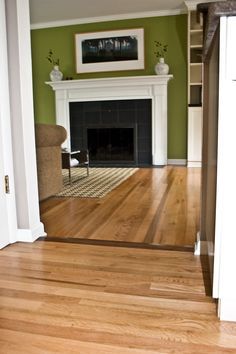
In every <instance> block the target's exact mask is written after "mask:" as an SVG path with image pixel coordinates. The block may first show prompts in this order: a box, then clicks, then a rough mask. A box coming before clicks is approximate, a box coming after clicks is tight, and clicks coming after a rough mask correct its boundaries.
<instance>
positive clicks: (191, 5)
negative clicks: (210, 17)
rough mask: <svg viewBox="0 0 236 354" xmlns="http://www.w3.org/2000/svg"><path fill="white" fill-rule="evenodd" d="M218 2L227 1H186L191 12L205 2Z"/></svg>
mask: <svg viewBox="0 0 236 354" xmlns="http://www.w3.org/2000/svg"><path fill="white" fill-rule="evenodd" d="M217 1H226V0H205V1H204V0H203V1H201V0H186V1H184V4H185V6H186V7H187V9H188V10H189V11H191V10H196V8H197V5H198V4H202V3H204V2H217Z"/></svg>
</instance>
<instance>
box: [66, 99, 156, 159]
mask: <svg viewBox="0 0 236 354" xmlns="http://www.w3.org/2000/svg"><path fill="white" fill-rule="evenodd" d="M69 111H70V112H69V115H70V141H71V150H72V151H73V150H79V149H89V152H90V160H91V163H92V164H93V165H97V164H103V165H107V164H108V165H112V164H113V165H127V164H129V165H138V166H141V165H142V166H143V165H144V166H146V165H148V166H149V165H151V164H152V101H151V100H150V99H138V100H110V101H93V102H71V103H70V104H69Z"/></svg>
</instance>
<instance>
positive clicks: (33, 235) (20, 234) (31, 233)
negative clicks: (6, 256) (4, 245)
mask: <svg viewBox="0 0 236 354" xmlns="http://www.w3.org/2000/svg"><path fill="white" fill-rule="evenodd" d="M46 235H47V234H46V232H45V231H44V225H43V223H41V222H40V223H39V225H38V226H37V227H36V228H35V229H18V230H17V241H20V242H34V241H35V240H37V238H39V237H41V236H46Z"/></svg>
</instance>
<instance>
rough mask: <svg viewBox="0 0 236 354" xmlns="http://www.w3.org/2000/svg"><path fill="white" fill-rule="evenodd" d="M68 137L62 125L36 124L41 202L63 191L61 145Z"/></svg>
mask: <svg viewBox="0 0 236 354" xmlns="http://www.w3.org/2000/svg"><path fill="white" fill-rule="evenodd" d="M66 136H67V133H66V130H65V128H64V127H62V126H60V125H51V124H35V140H36V155H37V170H38V189H39V200H43V199H46V198H48V197H50V196H52V195H54V194H56V193H58V192H60V191H61V189H62V186H63V184H62V165H61V144H62V143H63V142H64V141H65V139H66Z"/></svg>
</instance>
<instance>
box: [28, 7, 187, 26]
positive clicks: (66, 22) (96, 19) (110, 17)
mask: <svg viewBox="0 0 236 354" xmlns="http://www.w3.org/2000/svg"><path fill="white" fill-rule="evenodd" d="M185 13H186V9H177V10H162V11H147V12H134V13H130V14H121V15H108V16H99V17H87V18H75V19H71V20H64V21H63V20H62V21H52V22H45V23H44V22H43V23H34V24H31V29H32V30H36V29H41V28H50V27H62V26H72V25H81V24H86V23H96V22H108V21H118V20H129V19H135V18H147V17H162V16H175V15H181V14H185Z"/></svg>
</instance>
